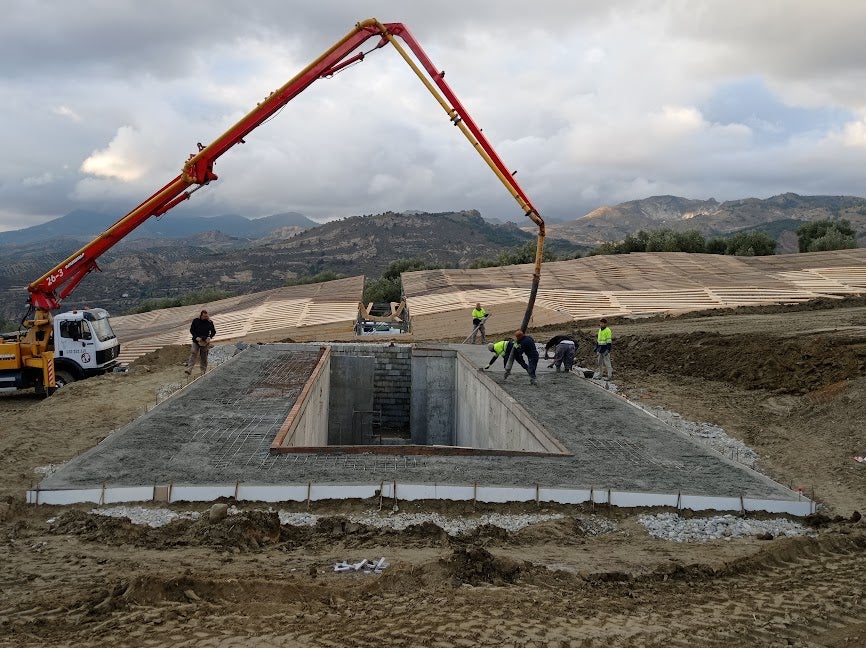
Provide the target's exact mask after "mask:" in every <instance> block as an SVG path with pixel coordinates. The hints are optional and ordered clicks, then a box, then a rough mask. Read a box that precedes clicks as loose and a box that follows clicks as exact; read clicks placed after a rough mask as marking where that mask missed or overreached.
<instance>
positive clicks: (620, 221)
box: [548, 193, 866, 252]
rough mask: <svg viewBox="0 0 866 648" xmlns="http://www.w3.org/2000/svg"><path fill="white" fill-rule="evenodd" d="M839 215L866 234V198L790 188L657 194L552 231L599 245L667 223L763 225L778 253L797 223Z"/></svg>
mask: <svg viewBox="0 0 866 648" xmlns="http://www.w3.org/2000/svg"><path fill="white" fill-rule="evenodd" d="M836 218H845V219H848V220H849V221H850V222H851V224H852V226H853V227H854V229H855V230H856V231H858V232H860V236H861V238H862V237H863V236H866V199H864V198H857V197H853V196H799V195H797V194H794V193H786V194H781V195H779V196H773V197H772V198H767V199H765V200H761V199H758V198H746V199H743V200H729V201H726V202H723V203H720V202H718V201H716V200H714V199H712V198H710V199H709V200H689V199H687V198H679V197H677V196H653V197H651V198H645V199H643V200H633V201H630V202H625V203H621V204H619V205H613V206H610V207H600V208H599V209H596V210H594V211H592V212H590V213H589V214H586V215H585V216H582V217H580V218H577V219H575V220H573V221H568V222H565V223H560V224H553V225H551V226H550V228H549V229H548V235H549V236H550V237H551V238H559V239H565V240H567V241H570V242H571V243H573V244H575V245H586V246H595V245H598V244H599V243H603V242H605V241H621V240H622V239H624V238H625V237H626V236H628V235H629V234H634V233H636V232H637V231H638V230H653V229H660V228H663V227H669V228H671V229H674V230H688V229H696V230H699V231H700V232H702V233H703V234H704V235H706V236H723V235H725V234H730V233H733V232H736V231H739V230H761V231H765V232H767V233H769V234H771V235H772V236H773V237H774V238H776V239H777V240H778V241H779V242H780V247H779V249H778V251H779V252H796V251H797V247H796V242H797V238H796V235H795V233H796V231H797V227H799V226H800V225H802V223H803V222H806V221H812V220H822V219H836ZM792 245H793V247H792Z"/></svg>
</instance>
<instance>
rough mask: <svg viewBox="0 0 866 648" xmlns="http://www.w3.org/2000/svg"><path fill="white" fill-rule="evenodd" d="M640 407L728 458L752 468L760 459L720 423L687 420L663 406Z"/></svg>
mask: <svg viewBox="0 0 866 648" xmlns="http://www.w3.org/2000/svg"><path fill="white" fill-rule="evenodd" d="M639 407H640V408H641V409H642V410H644V411H645V412H647V413H648V414H650V415H651V416H654V417H656V418H657V419H659V420H660V421H662V422H663V423H666V424H667V425H670V426H671V427H672V428H674V429H676V430H678V431H679V432H682V433H683V434H686V435H687V436H689V437H691V438H692V439H694V440H695V441H698V442H699V443H703V444H704V445H707V446H709V447H710V448H712V449H713V450H715V451H716V452H718V453H720V454H721V455H722V456H724V457H727V458H728V459H733V460H734V461H737V462H739V463H741V464H744V465H746V466H749V467H750V468H754V467H755V464H756V463H757V461H758V454H757V453H756V452H755V451H754V450H752V449H751V448H750V447H749V446H747V445H746V444H745V443H743V442H742V441H738V440H737V439H733V438H731V437H729V436H728V435H727V433H725V431H724V430H723V429H722V428H720V427H719V426H718V425H713V424H711V423H695V422H693V421H687V420H685V419H684V418H683V417H682V416H680V415H679V414H677V413H676V412H671V411H670V410H666V409H663V408H661V407H643V406H639Z"/></svg>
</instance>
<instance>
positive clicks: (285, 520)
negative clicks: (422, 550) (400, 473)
mask: <svg viewBox="0 0 866 648" xmlns="http://www.w3.org/2000/svg"><path fill="white" fill-rule="evenodd" d="M279 514H280V523H281V524H287V525H291V526H312V525H314V524H315V523H316V521H317V520H318V519H319V517H320V516H318V515H312V514H310V513H289V512H287V511H280V512H279ZM564 517H565V516H564V515H563V514H561V513H551V514H537V515H530V514H514V515H509V514H503V513H487V514H484V515H479V516H478V517H449V516H445V515H441V514H440V513H389V514H381V513H379V512H377V511H367V512H365V513H360V514H356V513H352V514H349V515H347V516H346V518H348V519H349V520H350V521H351V522H355V523H356V524H363V525H365V526H368V527H373V528H377V529H394V530H395V531H402V530H404V529H406V528H408V527H410V526H412V525H415V524H424V523H425V522H432V523H433V524H435V525H436V526H438V527H439V528H441V529H442V530H443V531H445V533H447V534H448V535H451V536H456V535H459V534H461V533H466V532H469V531H474V530H475V529H477V528H478V527H480V526H484V525H491V526H495V527H499V528H502V529H505V530H506V531H519V530H520V529H523V528H525V527H528V526H532V525H533V524H539V523H541V522H547V521H549V520H560V519H562V518H564Z"/></svg>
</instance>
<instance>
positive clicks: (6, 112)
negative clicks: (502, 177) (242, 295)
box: [0, 0, 866, 231]
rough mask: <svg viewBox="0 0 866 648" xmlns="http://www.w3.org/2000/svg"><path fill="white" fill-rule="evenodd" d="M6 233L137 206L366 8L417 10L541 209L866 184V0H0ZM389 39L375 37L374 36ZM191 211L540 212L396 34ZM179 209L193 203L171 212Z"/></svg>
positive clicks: (290, 112)
mask: <svg viewBox="0 0 866 648" xmlns="http://www.w3.org/2000/svg"><path fill="white" fill-rule="evenodd" d="M0 9H2V21H0V97H2V101H0V144H2V156H0V231H4V230H10V229H18V228H22V227H27V226H31V225H36V224H39V223H42V222H45V221H47V220H50V219H52V218H56V217H58V216H61V215H63V214H66V213H68V212H70V211H73V210H75V209H92V210H97V211H106V212H112V213H113V212H116V213H117V215H118V218H119V217H121V216H122V215H123V214H125V213H126V212H127V211H129V210H130V209H132V208H133V207H135V206H136V205H137V204H138V203H139V202H141V201H142V200H144V199H145V198H147V197H148V196H150V195H151V194H152V193H154V192H155V191H156V190H157V189H159V188H160V187H162V186H163V185H164V184H165V183H166V182H168V181H170V180H172V179H173V178H175V177H176V176H177V175H178V173H179V170H180V167H181V165H182V164H183V162H184V161H185V160H186V159H187V157H188V155H189V154H190V153H193V152H194V151H195V150H196V143H197V142H202V143H204V144H207V143H209V142H211V141H213V140H214V139H216V138H217V137H218V136H219V135H220V134H221V133H222V132H224V131H225V130H226V129H227V128H229V127H230V126H231V125H233V124H234V123H236V122H237V121H238V120H239V119H241V118H242V117H243V116H244V115H245V114H246V113H248V112H249V111H250V110H252V109H253V107H254V106H255V105H256V103H257V102H258V101H261V100H262V99H263V98H264V97H265V96H266V95H267V94H268V93H269V92H271V91H272V90H275V89H277V88H278V87H280V86H281V85H283V84H284V83H285V82H286V81H287V80H289V79H290V78H292V77H293V76H294V75H295V74H297V73H298V72H299V71H300V70H301V69H302V68H304V67H305V66H306V65H307V64H309V63H310V62H311V61H312V60H313V59H315V58H316V57H317V56H319V55H320V54H321V53H322V52H323V51H324V50H326V49H327V48H328V47H330V45H332V44H333V43H334V42H335V41H337V40H338V39H340V38H342V37H343V36H344V35H345V34H346V33H347V32H348V31H349V30H350V29H351V28H352V27H353V26H354V24H355V23H356V22H357V21H359V20H361V19H365V18H373V17H374V18H378V19H379V20H381V21H382V22H402V23H404V24H405V25H406V26H407V27H408V28H409V29H410V30H411V31H412V33H413V34H414V35H415V37H416V38H417V39H418V41H419V42H420V43H421V45H422V46H423V47H424V49H425V50H426V51H427V53H428V55H429V56H430V58H431V59H432V60H433V62H434V63H435V64H436V66H437V67H439V68H440V69H443V70H445V72H446V79H447V81H448V83H449V85H450V86H451V88H452V89H453V90H454V92H455V94H456V95H457V96H458V98H459V99H460V100H461V101H462V103H463V104H464V106H465V107H466V108H467V109H468V111H469V112H470V114H471V115H472V116H473V118H474V119H475V121H476V122H477V123H478V124H479V126H481V127H482V128H483V129H484V132H485V134H486V135H487V137H488V138H489V139H490V141H491V142H492V144H493V146H494V147H495V149H496V150H497V152H498V153H499V155H500V157H501V158H502V159H503V160H504V161H505V163H506V164H507V165H508V166H509V167H510V168H511V169H513V170H515V171H517V175H516V178H517V180H518V181H519V182H520V183H521V185H522V187H523V188H524V190H525V191H526V193H527V195H528V196H529V198H530V199H531V200H532V202H533V203H534V204H535V206H536V207H537V208H538V209H539V211H540V212H541V215H542V217H545V216H550V217H554V218H568V219H570V218H576V217H578V216H581V215H583V214H585V213H587V212H589V211H591V210H592V209H595V208H596V207H599V206H602V205H607V204H615V203H618V202H622V201H626V200H633V199H639V198H645V197H648V196H652V195H659V194H673V195H677V196H683V197H687V198H696V199H707V198H716V199H717V200H720V201H721V200H731V199H737V198H746V197H758V198H766V197H769V196H772V195H775V194H778V193H782V192H786V191H793V192H796V193H800V194H804V195H814V194H834V195H837V194H845V195H856V196H866V38H864V37H863V28H864V26H866V3H864V2H862V0H850V1H845V0H823V1H822V2H816V1H814V0H761V1H755V0H704V1H701V2H695V1H692V0H634V1H619V0H610V1H608V2H598V1H596V0H592V1H584V0H569V1H568V2H563V1H562V0H554V1H548V0H535V1H534V2H526V0H521V1H520V2H516V1H512V0H473V1H472V2H466V1H465V0H437V1H436V2H423V3H422V2H412V3H410V2H405V1H404V2H398V1H396V0H368V1H363V2H348V1H347V0H343V1H337V0H316V1H315V2H298V1H296V0H256V1H255V2H234V1H231V2H230V1H228V0H185V1H184V2H175V1H174V0H170V1H169V0H148V1H147V2H141V1H140V0H135V1H133V0H75V1H74V2H70V1H67V0H53V1H48V0H0ZM373 43H374V40H370V41H368V45H372V44H373ZM215 171H216V172H217V174H218V175H219V176H220V179H219V180H218V181H217V182H215V183H212V184H211V185H210V186H208V187H206V188H204V189H203V190H202V191H200V192H198V193H196V194H195V195H194V196H193V198H192V199H191V200H190V201H187V202H186V203H184V204H182V205H181V206H180V207H177V208H176V209H175V210H174V211H173V212H171V214H175V213H178V212H181V211H183V212H186V213H189V214H197V215H217V214H228V213H236V214H241V215H244V216H247V217H250V218H255V217H260V216H266V215H269V214H274V213H280V212H287V211H295V212H300V213H303V214H305V215H307V216H309V217H311V218H314V219H316V220H320V221H324V220H328V219H332V218H337V217H343V216H349V215H354V214H368V213H379V212H383V211H387V210H394V211H402V210H407V209H419V210H424V211H430V212H436V211H450V210H460V209H479V210H481V212H482V214H483V215H485V216H490V217H499V218H507V219H511V220H516V221H519V220H521V219H522V218H524V216H523V212H522V210H521V209H520V208H519V206H518V205H517V203H516V202H515V201H514V200H513V198H512V197H511V196H510V194H509V193H508V192H507V191H506V190H505V189H504V188H503V187H502V185H501V184H500V183H499V181H498V180H497V179H496V177H495V176H494V175H493V173H492V172H491V171H490V170H489V169H488V168H487V166H486V165H485V164H484V163H483V162H482V160H481V159H480V157H478V155H477V154H476V153H475V152H474V151H473V149H472V147H471V145H470V144H469V143H468V142H467V140H466V139H465V138H464V137H463V136H462V135H461V134H460V132H459V130H458V129H456V128H454V127H453V126H452V125H451V124H450V123H449V121H448V119H447V117H446V116H445V113H444V112H443V110H442V109H441V107H440V106H439V105H438V104H437V103H436V102H435V101H434V100H433V98H432V97H431V96H430V95H429V93H427V91H426V90H425V89H424V87H423V86H422V85H421V83H420V82H419V81H418V79H417V78H416V77H415V76H414V75H413V74H412V72H411V71H410V69H409V67H408V66H406V65H405V63H404V62H403V61H402V59H400V58H399V56H398V55H397V53H396V51H394V49H393V48H390V47H387V48H383V49H380V50H377V51H376V52H374V53H373V54H371V55H370V56H368V57H367V58H366V60H365V61H363V62H362V63H360V64H357V65H355V66H353V67H350V68H348V69H347V70H346V71H345V72H343V73H341V74H338V75H336V76H335V77H334V78H333V79H328V80H321V81H317V82H316V83H314V84H313V85H312V86H311V87H310V88H308V89H307V90H306V91H305V92H304V93H302V94H301V95H300V96H299V97H297V98H296V99H295V100H294V101H292V102H290V103H289V104H288V105H287V106H286V107H285V108H284V109H283V110H282V111H281V112H280V113H279V114H278V115H277V116H276V117H275V118H274V119H272V120H271V121H269V122H268V123H266V124H264V125H263V126H261V127H260V128H258V129H257V130H255V131H254V132H253V133H252V134H251V135H250V136H249V137H247V138H246V144H244V145H241V146H237V147H235V148H234V149H232V150H231V151H229V152H228V153H227V154H226V155H224V156H223V157H222V158H220V159H219V161H218V162H217V166H216V169H215ZM171 214H170V215H171Z"/></svg>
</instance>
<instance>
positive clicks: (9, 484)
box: [0, 300, 866, 647]
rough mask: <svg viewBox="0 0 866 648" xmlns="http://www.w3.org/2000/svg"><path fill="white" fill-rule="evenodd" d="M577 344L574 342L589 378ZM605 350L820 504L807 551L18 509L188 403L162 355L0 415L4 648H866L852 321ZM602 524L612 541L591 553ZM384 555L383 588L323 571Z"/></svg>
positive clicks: (556, 533)
mask: <svg viewBox="0 0 866 648" xmlns="http://www.w3.org/2000/svg"><path fill="white" fill-rule="evenodd" d="M592 328H593V327H592V326H591V323H588V324H587V326H585V327H576V329H575V332H576V333H578V334H579V335H580V336H581V337H582V338H583V339H584V342H583V343H582V344H581V345H580V351H579V354H580V360H581V361H582V363H583V364H589V363H590V357H589V354H588V349H589V348H590V345H589V344H588V343H587V338H588V335H589V334H590V333H591V331H592ZM612 328H613V332H614V340H615V351H614V356H613V362H614V369H615V381H616V382H617V383H618V385H619V386H620V389H621V390H622V391H623V392H624V393H625V394H626V395H627V396H628V397H630V398H632V399H635V400H640V401H641V402H642V403H644V404H650V405H658V406H663V407H666V408H668V409H671V410H674V411H676V412H679V413H680V414H682V415H683V416H684V417H686V418H688V419H690V420H693V421H707V422H711V423H715V424H718V425H720V426H722V427H723V428H724V429H725V430H726V431H727V433H728V434H729V435H731V436H733V437H736V438H738V439H741V440H743V441H744V442H746V443H747V444H749V445H750V446H751V447H752V448H753V449H754V450H756V451H757V452H758V454H759V466H760V468H761V470H762V471H764V472H765V473H766V474H768V475H770V476H771V477H773V478H775V479H776V480H778V481H780V482H782V483H784V484H786V485H790V486H793V487H795V488H796V487H797V486H800V487H802V488H803V489H804V492H805V493H806V494H807V495H809V496H812V497H813V498H814V499H816V500H817V501H819V502H820V503H821V513H820V514H819V515H817V516H814V517H813V518H811V519H810V520H809V523H810V524H812V525H813V526H814V528H815V532H816V535H814V536H812V537H799V538H783V537H776V538H771V539H758V538H756V537H751V538H739V539H727V540H718V541H713V542H707V543H674V542H670V541H664V540H655V539H652V538H651V537H649V536H648V534H647V533H646V531H645V529H644V528H643V527H642V526H641V525H640V524H639V523H638V522H637V515H638V513H640V512H639V511H624V510H616V509H613V510H606V509H604V508H602V507H597V508H595V509H591V508H587V507H552V506H541V507H538V506H536V505H528V504H527V505H510V506H485V507H482V506H478V507H476V508H473V507H472V505H471V504H468V503H466V504H463V503H461V504H454V503H451V504H449V503H443V502H434V503H418V504H415V505H413V504H408V503H400V510H401V512H407V511H438V512H440V513H444V514H448V515H460V516H475V515H479V514H481V513H484V512H490V511H495V512H515V513H517V512H533V513H535V512H540V511H544V512H558V513H563V514H564V515H565V517H563V518H562V519H559V520H554V521H549V522H545V523H543V524H540V525H536V526H531V527H528V528H525V529H523V530H521V531H517V532H506V531H504V530H502V529H498V528H494V527H480V528H479V529H477V530H476V531H474V532H472V533H471V534H469V535H465V536H460V537H451V536H448V535H447V534H446V533H444V532H443V531H442V530H441V529H439V528H438V527H436V526H434V525H431V524H426V525H420V526H416V527H411V528H409V529H407V530H405V531H401V532H397V531H389V530H381V529H377V528H371V527H366V526H364V525H358V524H352V523H348V522H347V521H346V518H345V516H346V515H347V514H349V513H351V512H361V511H370V510H373V511H377V510H378V507H379V506H380V503H379V502H378V501H361V502H345V503H340V504H330V505H328V504H314V505H313V508H312V511H311V512H313V513H317V514H319V515H322V516H324V517H323V518H322V519H320V520H319V523H318V524H317V525H316V526H312V527H289V526H286V525H280V523H279V519H278V517H277V515H276V513H275V512H274V511H270V512H269V511H267V507H265V506H261V507H256V506H253V505H249V504H248V503H244V506H243V507H242V508H243V509H244V512H242V513H240V514H238V515H233V516H230V517H228V518H226V519H224V520H219V521H214V522H211V521H210V520H209V519H208V517H207V515H206V513H207V510H208V505H204V504H202V505H185V506H175V507H173V508H174V509H175V510H178V511H188V510H196V511H202V512H204V513H205V515H204V516H203V517H202V518H200V519H198V520H177V521H175V522H172V523H171V524H169V525H167V526H164V527H160V528H155V529H153V528H149V527H145V526H138V525H133V524H131V523H129V522H128V521H126V520H121V519H115V518H107V517H101V516H94V515H92V514H90V513H89V511H90V509H91V507H90V506H84V505H81V506H70V507H32V506H27V505H25V504H24V503H23V501H24V491H25V489H26V488H27V487H29V486H31V485H32V483H33V482H34V481H35V480H36V479H38V473H36V472H34V469H37V468H40V467H44V466H47V465H49V464H52V463H61V462H63V461H65V460H66V459H68V458H70V457H72V456H74V455H76V454H77V453H80V452H82V451H84V450H86V449H87V448H89V447H90V446H92V445H93V444H94V443H96V442H98V441H99V440H100V439H101V438H103V437H105V436H106V435H107V434H109V433H110V432H111V430H113V429H115V428H116V427H118V426H120V425H122V424H123V423H125V422H126V421H128V420H130V419H131V418H133V417H135V416H137V415H138V414H140V413H141V412H143V411H144V409H145V408H146V407H148V406H151V405H152V404H153V403H154V402H155V401H156V398H157V393H158V392H159V390H160V388H161V387H162V386H163V385H166V384H170V383H179V382H181V381H182V379H183V373H182V363H183V360H184V359H185V349H181V348H167V349H164V350H162V351H161V352H159V353H157V354H154V355H152V356H150V357H145V358H142V359H141V360H139V361H138V362H137V363H136V364H135V365H134V366H133V367H132V369H131V371H130V372H129V373H128V374H126V375H121V374H113V375H108V376H104V377H100V378H96V379H93V380H89V381H85V382H81V383H74V384H72V385H69V386H67V387H65V388H64V389H62V390H61V391H60V392H58V393H57V394H56V395H55V396H53V397H52V398H50V399H47V400H39V399H37V398H35V397H33V396H31V395H25V394H15V395H5V396H0V474H2V476H3V480H2V483H0V498H2V499H0V589H2V592H3V600H2V601H0V645H3V646H7V645H10V646H11V645H14V646H37V645H38V646H43V645H51V646H106V645H110V646H114V645H125V646H442V647H444V646H492V645H496V646H503V647H504V646H515V647H516V646H523V647H529V646H637V645H640V646H726V647H738V646H744V647H745V646H790V645H793V646H862V645H866V601H864V593H866V579H864V577H863V566H864V564H866V561H864V559H866V528H864V524H866V523H864V522H862V521H861V520H860V513H859V512H861V511H864V509H866V464H862V463H858V462H856V461H854V459H853V457H854V456H862V455H864V454H866V434H864V424H863V421H864V420H866V306H864V305H863V302H862V301H857V300H852V301H850V302H842V303H838V302H834V303H827V304H815V305H809V306H803V307H796V308H794V307H789V308H765V309H747V310H743V311H739V312H729V313H726V314H714V313H710V314H704V315H702V316H699V317H695V316H690V317H681V318H664V319H647V320H621V321H613V322H612ZM534 333H535V336H536V339H537V340H539V341H543V340H544V339H545V337H546V336H547V335H552V334H553V333H554V331H552V330H551V331H535V332H534ZM282 508H284V509H285V510H295V511H304V512H306V511H307V509H306V507H305V506H295V507H294V508H292V507H289V506H286V507H282ZM388 511H389V507H388V503H387V502H385V504H384V508H383V510H382V514H383V515H387V513H388ZM599 519H603V520H604V521H606V522H609V523H612V524H613V525H614V527H615V531H613V532H608V533H600V534H595V533H590V532H588V531H587V529H593V528H598V527H599V526H600V525H597V524H593V520H599ZM602 526H603V525H602ZM380 556H384V557H386V558H387V560H388V562H389V566H388V567H387V569H385V571H384V572H383V573H381V574H378V575H377V574H362V573H357V574H345V573H335V572H334V571H333V565H334V564H335V563H336V562H339V561H342V560H344V559H349V560H352V561H354V560H360V559H362V558H374V557H376V558H377V557H380Z"/></svg>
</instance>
